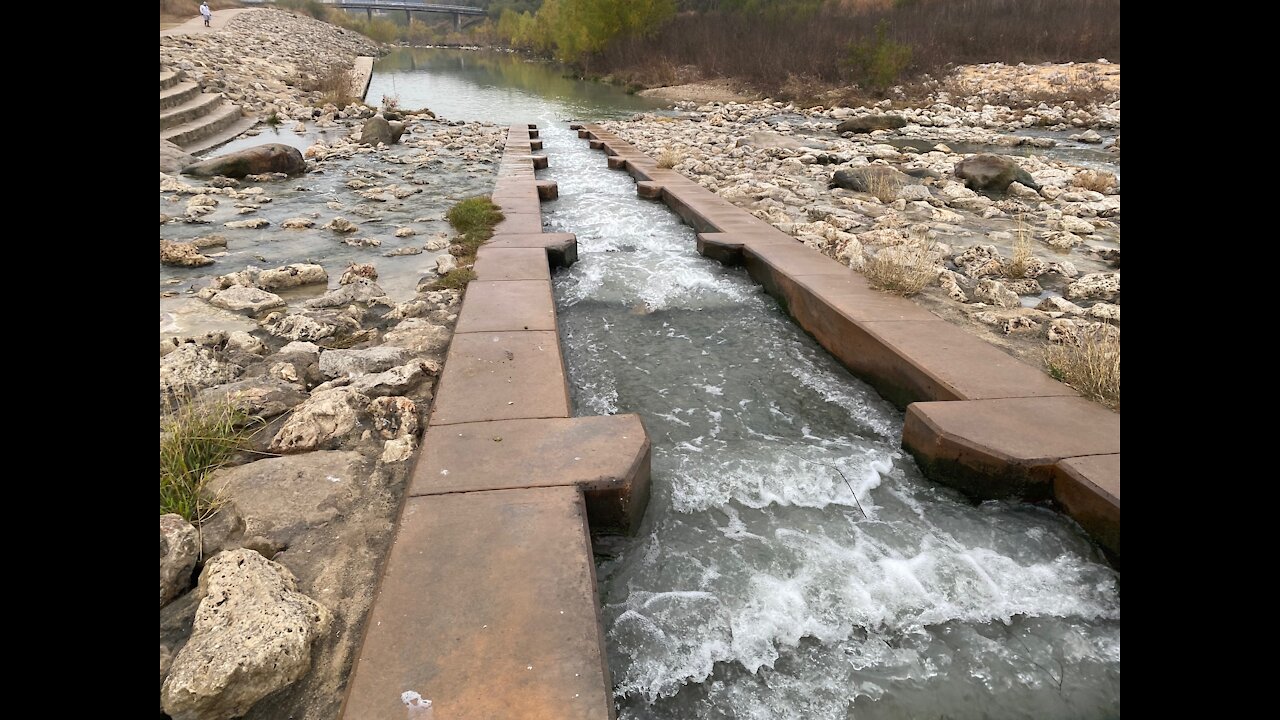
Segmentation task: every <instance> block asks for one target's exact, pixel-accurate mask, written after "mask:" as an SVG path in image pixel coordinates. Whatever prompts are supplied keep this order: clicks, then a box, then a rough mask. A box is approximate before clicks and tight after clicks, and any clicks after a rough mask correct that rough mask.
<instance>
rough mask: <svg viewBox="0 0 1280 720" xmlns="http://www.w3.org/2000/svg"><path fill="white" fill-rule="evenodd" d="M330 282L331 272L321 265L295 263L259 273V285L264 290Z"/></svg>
mask: <svg viewBox="0 0 1280 720" xmlns="http://www.w3.org/2000/svg"><path fill="white" fill-rule="evenodd" d="M328 282H329V273H327V272H325V271H324V268H323V267H321V266H319V265H309V264H304V263H293V264H292V265H285V266H284V267H278V268H274V269H271V270H263V271H262V272H261V273H259V274H258V287H261V288H263V289H264V290H278V289H280V288H291V287H298V286H301V285H316V284H322V283H328Z"/></svg>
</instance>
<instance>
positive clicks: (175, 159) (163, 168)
mask: <svg viewBox="0 0 1280 720" xmlns="http://www.w3.org/2000/svg"><path fill="white" fill-rule="evenodd" d="M195 160H196V159H195V158H194V157H192V156H191V155H189V154H187V152H186V151H185V150H183V149H182V148H180V147H178V146H177V145H174V144H173V143H171V142H169V141H168V140H161V141H160V172H162V173H170V174H172V173H177V172H181V170H182V168H184V167H187V166H188V165H190V164H191V163H193V162H195Z"/></svg>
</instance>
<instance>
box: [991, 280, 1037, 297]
mask: <svg viewBox="0 0 1280 720" xmlns="http://www.w3.org/2000/svg"><path fill="white" fill-rule="evenodd" d="M1000 282H1002V283H1004V286H1005V287H1006V288H1009V290H1011V291H1013V292H1014V293H1016V294H1018V295H1039V294H1040V293H1042V292H1044V288H1043V287H1040V283H1039V282H1037V281H1035V280H1030V279H1027V280H1001V281H1000Z"/></svg>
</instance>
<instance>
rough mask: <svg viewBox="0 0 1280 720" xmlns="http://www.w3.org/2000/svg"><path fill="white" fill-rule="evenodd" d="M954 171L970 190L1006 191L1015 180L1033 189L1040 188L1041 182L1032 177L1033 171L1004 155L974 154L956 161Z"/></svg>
mask: <svg viewBox="0 0 1280 720" xmlns="http://www.w3.org/2000/svg"><path fill="white" fill-rule="evenodd" d="M954 172H955V175H956V177H958V178H960V179H961V180H964V184H965V185H966V186H967V187H968V188H969V189H970V190H985V191H988V192H1005V191H1006V190H1007V189H1008V188H1009V184H1010V183H1013V182H1019V183H1022V184H1023V185H1025V186H1027V187H1028V188H1031V189H1032V190H1039V189H1040V183H1037V182H1036V181H1035V178H1033V177H1031V173H1029V172H1027V171H1026V170H1023V169H1022V166H1021V165H1019V164H1018V163H1017V162H1015V161H1013V160H1012V159H1011V158H1007V157H1005V156H1003V155H989V154H985V153H984V154H982V155H972V156H970V157H967V158H965V159H964V160H961V161H960V162H958V163H956V167H955V171H954Z"/></svg>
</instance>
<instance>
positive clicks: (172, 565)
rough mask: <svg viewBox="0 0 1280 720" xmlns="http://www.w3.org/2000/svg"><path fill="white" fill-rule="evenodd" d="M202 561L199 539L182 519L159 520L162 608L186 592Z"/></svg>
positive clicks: (179, 516)
mask: <svg viewBox="0 0 1280 720" xmlns="http://www.w3.org/2000/svg"><path fill="white" fill-rule="evenodd" d="M199 557H200V539H199V534H198V533H197V532H196V529H195V527H194V526H192V525H191V523H189V522H187V521H186V520H184V519H182V516H181V515H177V514H174V513H169V514H168V515H161V516H160V607H164V606H165V605H167V604H169V601H170V600H172V599H174V598H176V597H178V596H179V595H181V594H182V593H184V592H186V590H187V588H188V587H189V586H190V585H191V572H192V571H193V570H195V568H196V560H197V559H198V558H199Z"/></svg>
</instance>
